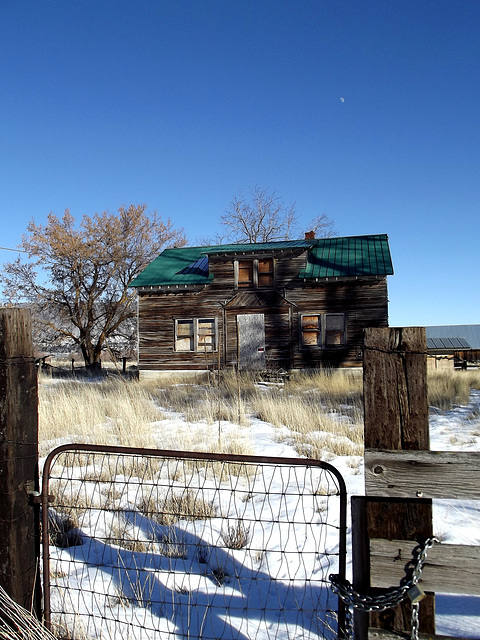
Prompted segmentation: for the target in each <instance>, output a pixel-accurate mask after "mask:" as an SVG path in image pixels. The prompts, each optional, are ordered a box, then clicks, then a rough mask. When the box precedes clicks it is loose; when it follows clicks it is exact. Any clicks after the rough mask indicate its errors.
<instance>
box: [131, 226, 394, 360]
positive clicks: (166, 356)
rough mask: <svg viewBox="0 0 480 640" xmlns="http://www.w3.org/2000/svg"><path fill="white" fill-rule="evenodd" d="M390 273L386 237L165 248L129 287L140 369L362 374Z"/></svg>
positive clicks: (381, 321) (380, 321)
mask: <svg viewBox="0 0 480 640" xmlns="http://www.w3.org/2000/svg"><path fill="white" fill-rule="evenodd" d="M307 235H308V234H307ZM392 273H393V267H392V260H391V256H390V250H389V246H388V237H387V236H386V235H368V236H355V237H345V238H322V239H315V238H310V239H307V238H306V239H305V240H294V241H282V242H267V243H263V244H229V245H219V246H208V247H182V248H173V249H166V250H165V251H163V252H162V253H161V254H160V255H159V256H158V257H157V258H156V259H155V260H154V261H153V262H152V263H151V264H149V265H148V266H147V267H146V269H145V270H144V271H143V272H142V273H141V274H140V275H139V276H138V277H137V278H136V279H135V280H134V281H133V282H132V284H131V286H132V287H134V288H135V289H136V290H137V292H138V323H139V369H140V371H152V372H153V371H201V370H205V369H212V368H214V369H216V368H218V367H220V368H238V369H239V370H241V369H257V370H273V371H278V370H280V369H283V370H295V369H304V368H319V367H339V366H355V365H360V364H361V349H362V341H363V329H364V327H384V326H388V300H387V276H388V275H391V274H392Z"/></svg>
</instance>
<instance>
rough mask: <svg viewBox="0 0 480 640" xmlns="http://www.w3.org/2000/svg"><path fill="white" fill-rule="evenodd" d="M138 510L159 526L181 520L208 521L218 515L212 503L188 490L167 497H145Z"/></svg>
mask: <svg viewBox="0 0 480 640" xmlns="http://www.w3.org/2000/svg"><path fill="white" fill-rule="evenodd" d="M138 509H139V511H140V512H141V513H143V515H144V516H146V517H147V518H150V519H151V520H153V521H154V522H156V523H157V524H160V525H167V526H171V525H173V524H175V523H176V522H178V521H179V520H189V521H193V520H207V519H209V518H214V517H215V516H216V514H217V508H216V507H215V505H214V504H213V502H212V501H207V500H204V499H203V497H202V496H200V495H199V493H198V492H195V491H188V490H187V491H183V492H181V493H180V492H179V493H171V494H169V495H167V496H154V495H152V494H151V495H149V496H144V497H143V498H142V499H141V501H140V502H139V504H138Z"/></svg>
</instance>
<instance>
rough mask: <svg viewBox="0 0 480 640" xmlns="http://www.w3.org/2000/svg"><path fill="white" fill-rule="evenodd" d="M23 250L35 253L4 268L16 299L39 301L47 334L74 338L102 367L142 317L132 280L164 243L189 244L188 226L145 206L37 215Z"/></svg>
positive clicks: (7, 288) (6, 285) (89, 361)
mask: <svg viewBox="0 0 480 640" xmlns="http://www.w3.org/2000/svg"><path fill="white" fill-rule="evenodd" d="M27 231H28V233H27V234H25V235H24V236H23V238H22V243H21V247H22V249H23V250H24V251H26V252H27V253H28V255H29V258H30V260H29V261H28V262H25V261H24V260H22V258H21V257H19V258H18V259H17V260H15V261H14V262H10V263H7V264H5V265H4V272H3V274H2V275H1V276H0V279H1V281H2V284H3V293H4V296H5V298H6V299H7V300H9V301H10V302H27V303H30V304H33V305H34V310H35V312H34V317H35V318H36V321H37V322H38V323H39V325H41V326H43V332H44V335H50V338H56V339H57V340H58V341H61V340H62V339H64V340H68V341H70V342H73V343H75V344H76V345H78V347H79V348H80V350H81V352H82V355H83V358H84V360H85V365H86V366H89V367H95V366H96V365H98V363H99V361H100V358H101V353H102V349H103V348H104V347H105V346H106V344H107V343H108V341H109V340H113V339H114V338H118V337H119V336H121V335H122V334H124V332H125V329H126V328H127V329H128V326H130V327H131V319H132V318H134V317H135V315H136V305H135V292H134V291H132V290H131V289H129V284H130V283H131V282H132V280H133V279H134V278H135V277H136V276H137V275H138V274H139V273H140V272H141V271H142V270H143V269H144V268H145V266H146V265H147V264H148V263H149V262H151V261H152V260H153V259H154V258H155V257H156V256H157V255H158V253H159V252H160V251H161V250H162V249H163V248H165V246H168V245H172V244H176V245H177V246H178V245H180V246H181V245H183V244H185V238H184V235H183V231H182V230H175V229H174V228H173V226H172V223H171V222H170V220H167V221H166V222H163V221H162V220H161V218H160V217H159V216H158V215H157V213H156V212H152V213H148V212H147V207H146V205H143V204H142V205H133V204H132V205H130V206H128V207H120V209H119V210H118V212H116V213H110V212H107V211H104V212H103V213H100V214H99V213H96V214H95V215H94V216H93V217H89V216H83V218H82V220H81V221H80V223H79V224H77V223H76V220H75V218H74V217H73V216H72V215H71V214H70V212H69V211H68V210H66V211H65V213H64V215H63V217H62V218H61V219H59V218H57V217H56V216H55V215H54V214H53V213H51V214H50V215H49V216H48V219H47V224H46V225H37V224H35V222H34V221H33V220H32V221H31V222H30V224H29V225H28V229H27Z"/></svg>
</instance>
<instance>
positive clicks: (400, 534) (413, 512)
mask: <svg viewBox="0 0 480 640" xmlns="http://www.w3.org/2000/svg"><path fill="white" fill-rule="evenodd" d="M426 375H427V365H426V332H425V329H424V328H422V327H404V328H368V329H366V330H365V340H364V356H363V381H364V412H365V416H364V418H365V449H366V450H368V449H370V450H372V449H377V450H378V449H381V450H428V449H429V448H430V441H429V422H428V398H427V382H426ZM363 504H364V509H365V511H364V513H363V515H362V516H359V515H358V507H357V516H356V517H357V520H359V521H360V523H361V527H363V530H364V534H365V536H366V537H365V540H363V542H361V541H360V542H359V540H358V538H357V540H356V542H355V541H354V545H356V546H357V548H359V549H361V548H363V550H364V551H365V552H366V553H368V551H369V547H368V541H369V540H370V538H386V539H390V540H392V539H398V540H412V541H413V540H416V541H418V542H423V541H424V540H425V539H426V538H428V537H430V536H432V533H433V532H432V506H431V501H430V500H410V501H408V500H400V499H395V500H393V499H388V498H375V496H368V495H367V497H366V498H365V499H364V501H363ZM354 511H355V509H354ZM357 536H358V532H357ZM360 537H361V536H360ZM357 556H358V552H357ZM357 565H358V566H357V575H356V577H355V575H354V582H355V583H356V585H357V587H358V586H360V584H361V583H368V584H369V581H370V576H369V575H368V576H366V575H365V562H360V563H357ZM362 565H363V566H362ZM359 571H360V572H362V571H363V575H362V574H361V573H360V575H359V574H358V572H359ZM367 571H368V569H367ZM354 572H355V566H354ZM392 586H395V585H392ZM410 611H411V608H410V603H402V604H401V605H399V606H398V607H396V608H395V609H394V610H393V611H392V610H387V611H385V612H382V613H374V614H370V623H369V626H372V627H378V628H383V629H391V630H395V631H409V630H410ZM364 618H365V617H364ZM364 618H363V619H364ZM359 619H360V620H361V619H362V616H359ZM360 625H361V623H360ZM420 631H422V632H424V633H434V632H435V600H434V597H433V595H431V596H428V597H427V598H425V599H424V600H423V601H422V602H421V604H420Z"/></svg>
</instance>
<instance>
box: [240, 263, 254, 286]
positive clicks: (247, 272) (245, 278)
mask: <svg viewBox="0 0 480 640" xmlns="http://www.w3.org/2000/svg"><path fill="white" fill-rule="evenodd" d="M238 286H239V288H252V287H253V261H252V260H239V261H238Z"/></svg>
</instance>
